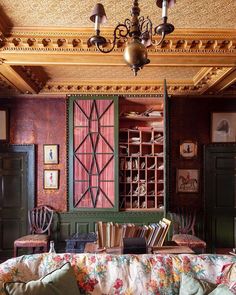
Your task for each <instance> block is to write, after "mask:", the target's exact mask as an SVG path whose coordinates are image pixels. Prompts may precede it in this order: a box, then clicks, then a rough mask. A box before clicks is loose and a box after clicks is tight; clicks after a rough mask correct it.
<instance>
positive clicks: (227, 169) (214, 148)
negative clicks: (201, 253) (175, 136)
mask: <svg viewBox="0 0 236 295" xmlns="http://www.w3.org/2000/svg"><path fill="white" fill-rule="evenodd" d="M235 157H236V144H231V143H222V144H220V143H217V144H209V145H206V146H205V153H204V168H205V169H204V170H205V173H204V193H205V210H206V221H207V222H206V237H207V244H208V248H209V250H211V251H215V250H216V248H233V247H235V243H236V240H235V236H234V235H235V228H234V226H235V217H236V200H235V194H236V173H235V172H236V162H235ZM224 159H225V161H224Z"/></svg>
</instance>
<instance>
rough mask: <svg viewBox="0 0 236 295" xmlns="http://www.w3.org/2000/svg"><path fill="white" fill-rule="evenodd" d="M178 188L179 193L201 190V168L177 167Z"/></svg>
mask: <svg viewBox="0 0 236 295" xmlns="http://www.w3.org/2000/svg"><path fill="white" fill-rule="evenodd" d="M176 189H177V192H178V193H197V192H198V191H199V170H198V169H177V173H176Z"/></svg>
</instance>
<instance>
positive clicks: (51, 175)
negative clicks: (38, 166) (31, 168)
mask: <svg viewBox="0 0 236 295" xmlns="http://www.w3.org/2000/svg"><path fill="white" fill-rule="evenodd" d="M43 188H44V189H58V188H59V170H54V169H51V170H44V176H43Z"/></svg>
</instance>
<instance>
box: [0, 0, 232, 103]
mask: <svg viewBox="0 0 236 295" xmlns="http://www.w3.org/2000/svg"><path fill="white" fill-rule="evenodd" d="M99 2H101V3H102V4H103V5H104V7H105V9H106V14H107V17H108V21H107V23H106V24H105V25H104V26H103V27H101V32H102V34H103V35H104V36H105V37H106V38H108V39H112V32H113V31H112V28H114V27H115V26H116V25H117V23H118V22H123V21H124V20H125V19H126V18H129V17H130V10H131V7H132V3H133V1H132V0H129V1H127V0H120V1H116V0H113V1H112V0H101V1H99ZM96 3H97V1H96V0H87V1H85V0H67V1H59V0H58V1H55V0H41V1H38V0H10V1H9V0H0V90H1V94H0V95H3V96H4V95H9V93H12V94H14V95H16V94H17V95H20V94H32V93H33V94H42V95H45V94H50V95H51V94H52V95H53V94H55V95H57V94H70V93H83V94H84V93H88V94H89V93H96V94H99V93H101V94H103V93H112V94H113V93H125V94H162V93H163V80H164V79H166V80H167V86H168V92H169V93H170V94H171V95H173V96H175V95H176V96H178V95H181V96H183V95H184V96H185V95H188V96H189V95H195V96H196V95H198V96H201V95H212V94H214V95H224V94H226V95H230V96H235V97H236V88H235V83H236V21H235V11H236V1H235V0H208V1H205V0H198V1H196V0H176V4H175V6H174V7H173V8H171V9H169V10H168V22H170V23H172V24H173V25H174V26H175V30H174V32H173V33H172V34H170V35H168V36H167V37H166V39H165V41H164V42H163V44H162V45H161V46H156V45H152V46H150V47H149V48H148V58H149V59H150V61H151V62H150V64H148V65H146V66H144V68H143V69H142V70H140V71H139V72H138V75H137V76H136V77H134V76H133V73H132V71H131V70H130V68H129V67H128V66H127V65H126V64H125V62H124V60H123V57H122V55H123V51H124V48H125V46H126V42H127V40H121V42H120V43H119V44H118V45H117V46H116V47H115V50H114V51H112V52H111V53H109V54H102V53H100V52H99V51H98V50H97V49H96V47H95V46H90V45H89V44H88V43H87V41H88V39H89V37H91V36H92V35H93V34H94V32H93V24H92V23H91V21H90V20H89V16H90V13H91V11H92V8H93V7H94V5H95V4H96ZM139 6H140V9H141V13H140V15H142V16H145V17H146V16H149V17H150V19H151V20H152V21H153V23H154V25H158V24H160V23H161V22H162V20H161V10H160V9H159V8H158V7H157V6H156V0H140V1H139ZM157 39H158V38H156V39H155V40H157Z"/></svg>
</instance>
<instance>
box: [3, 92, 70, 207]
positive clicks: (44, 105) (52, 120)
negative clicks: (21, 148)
mask: <svg viewBox="0 0 236 295" xmlns="http://www.w3.org/2000/svg"><path fill="white" fill-rule="evenodd" d="M1 105H2V104H1ZM5 106H6V107H8V109H9V110H10V143H11V144H35V145H36V203H37V204H38V205H40V204H45V205H49V206H51V207H52V208H54V209H55V210H57V211H66V210H67V187H66V183H67V181H66V179H67V170H66V161H67V160H66V159H67V157H66V100H65V98H63V99H62V98H37V97H36V98H14V99H13V98H11V99H9V100H8V101H7V102H6V103H5ZM44 144H58V145H59V164H54V165H44V163H43V145H44ZM44 169H59V181H60V182H59V189H58V190H44V189H43V170H44Z"/></svg>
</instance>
